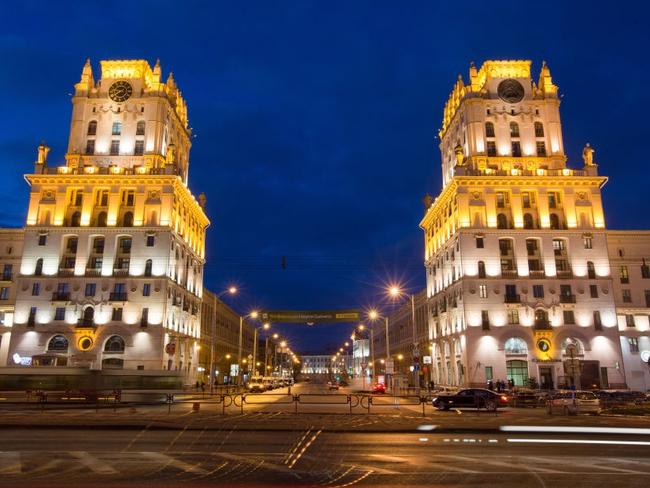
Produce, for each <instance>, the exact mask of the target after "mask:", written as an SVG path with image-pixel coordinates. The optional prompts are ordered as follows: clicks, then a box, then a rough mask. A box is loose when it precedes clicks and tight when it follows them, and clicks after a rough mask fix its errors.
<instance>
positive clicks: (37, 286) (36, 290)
mask: <svg viewBox="0 0 650 488" xmlns="http://www.w3.org/2000/svg"><path fill="white" fill-rule="evenodd" d="M40 294H41V284H40V283H38V282H36V283H34V284H33V285H32V296H35V297H37V296H38V295H40Z"/></svg>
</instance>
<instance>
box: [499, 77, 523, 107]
mask: <svg viewBox="0 0 650 488" xmlns="http://www.w3.org/2000/svg"><path fill="white" fill-rule="evenodd" d="M497 95H499V98H500V99H501V100H503V101H504V102H508V103H519V102H521V101H522V100H523V99H524V87H523V86H522V85H521V83H519V82H518V81H517V80H513V79H512V78H509V79H507V80H503V81H502V82H501V83H499V86H498V87H497Z"/></svg>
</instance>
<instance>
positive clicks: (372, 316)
mask: <svg viewBox="0 0 650 488" xmlns="http://www.w3.org/2000/svg"><path fill="white" fill-rule="evenodd" d="M391 290H392V288H391ZM368 317H369V318H370V320H377V319H380V318H383V319H384V330H385V333H386V359H387V360H388V359H390V343H389V340H388V315H384V316H383V317H382V316H381V315H380V314H379V312H378V311H377V310H375V309H372V310H370V312H368ZM382 364H383V363H382ZM386 376H389V375H388V374H387V375H386ZM386 383H389V381H387V382H386Z"/></svg>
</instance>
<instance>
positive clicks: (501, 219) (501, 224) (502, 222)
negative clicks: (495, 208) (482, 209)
mask: <svg viewBox="0 0 650 488" xmlns="http://www.w3.org/2000/svg"><path fill="white" fill-rule="evenodd" d="M507 228H508V217H506V215H505V214H502V213H500V214H498V215H497V229H507Z"/></svg>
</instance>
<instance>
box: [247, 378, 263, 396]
mask: <svg viewBox="0 0 650 488" xmlns="http://www.w3.org/2000/svg"><path fill="white" fill-rule="evenodd" d="M246 389H247V390H248V391H249V392H251V393H263V392H264V391H266V386H265V385H264V381H263V380H262V378H251V379H250V381H249V382H248V384H247V385H246Z"/></svg>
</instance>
